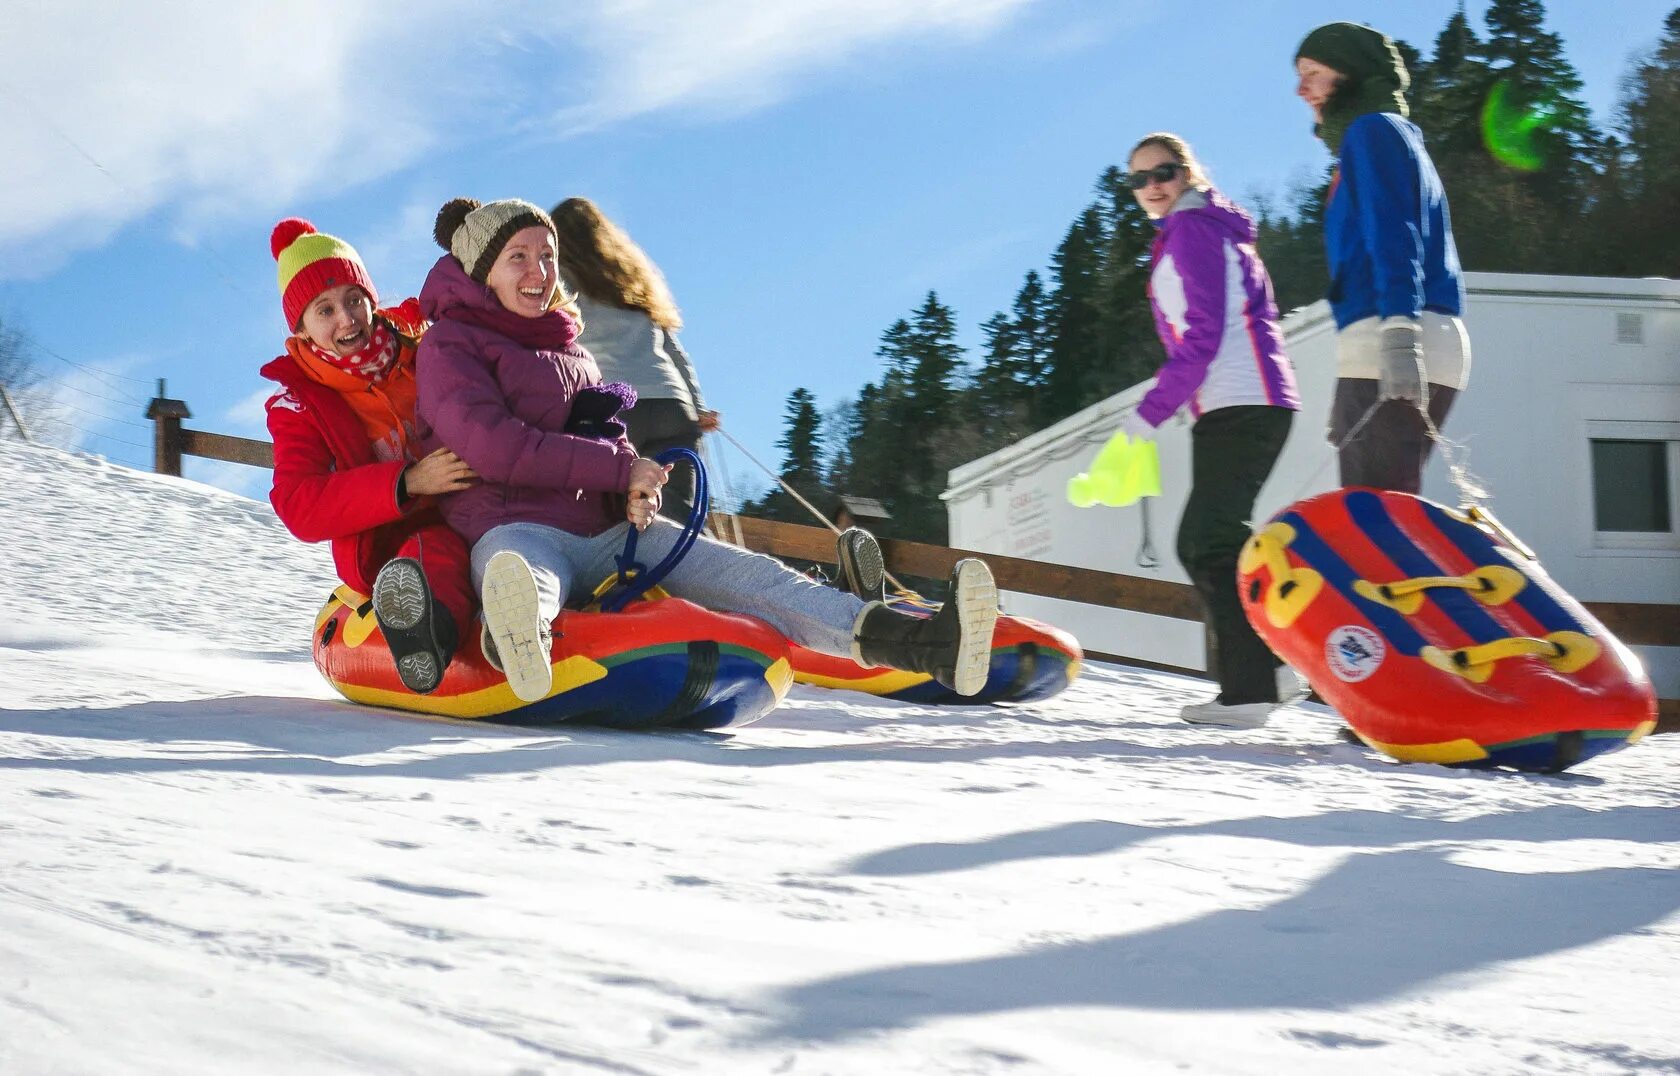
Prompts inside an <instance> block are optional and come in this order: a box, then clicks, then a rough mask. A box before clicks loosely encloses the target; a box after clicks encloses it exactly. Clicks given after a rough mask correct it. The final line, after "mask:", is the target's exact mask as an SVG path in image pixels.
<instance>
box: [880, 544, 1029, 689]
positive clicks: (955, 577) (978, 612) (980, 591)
mask: <svg viewBox="0 0 1680 1076" xmlns="http://www.w3.org/2000/svg"><path fill="white" fill-rule="evenodd" d="M950 590H951V593H950V597H948V598H947V599H946V601H945V604H944V605H943V606H942V607H941V608H940V610H939V612H938V613H937V614H936V615H935V616H933V617H929V618H923V617H917V616H911V615H910V614H909V613H901V612H899V611H898V610H896V609H892V608H889V607H888V606H886V605H884V604H882V603H880V602H871V603H870V604H868V605H866V606H864V609H863V612H861V613H859V614H858V618H857V623H856V624H854V625H853V626H852V656H853V657H854V658H856V659H857V661H858V663H859V664H860V665H885V666H889V667H891V668H894V669H903V670H905V671H906V672H920V673H928V674H930V675H932V677H933V678H934V679H935V680H938V681H939V682H940V683H941V684H944V685H945V686H946V687H948V688H950V689H951V690H952V691H955V692H956V693H957V694H959V695H977V694H979V693H980V689H981V688H983V687H985V686H986V676H987V674H988V673H989V672H990V670H991V665H992V629H993V628H994V627H995V626H996V625H997V616H998V603H997V584H996V583H994V582H993V581H992V570H991V569H990V568H988V567H986V565H985V562H984V561H979V560H972V559H971V560H960V561H958V562H957V564H956V567H954V568H952V569H951V586H950Z"/></svg>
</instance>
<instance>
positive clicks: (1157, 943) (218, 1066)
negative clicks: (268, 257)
mask: <svg viewBox="0 0 1680 1076" xmlns="http://www.w3.org/2000/svg"><path fill="white" fill-rule="evenodd" d="M330 582H331V568H330V561H329V558H328V555H327V551H326V550H325V548H322V547H306V546H302V545H300V544H298V543H296V542H294V541H293V540H292V539H290V538H289V537H288V536H287V535H286V534H285V533H284V531H283V530H282V529H281V528H280V527H279V525H278V524H277V523H276V522H275V520H274V518H273V516H272V514H271V513H270V511H269V510H268V507H267V506H266V505H263V504H260V503H256V502H252V501H247V500H243V499H241V498H238V497H235V496H232V495H230V494H226V493H222V492H219V491H217V490H214V489H210V488H207V487H203V486H197V485H194V484H191V483H187V482H182V481H179V480H173V479H164V478H158V477H154V476H151V475H146V474H138V473H135V472H131V471H127V470H124V469H121V468H118V467H113V466H111V465H109V464H106V463H104V462H102V461H99V460H97V459H92V458H88V457H82V456H70V455H65V454H62V453H58V452H53V451H49V450H42V449H32V448H28V447H26V446H20V445H18V444H16V443H15V442H4V441H0V771H3V772H0V1072H4V1073H77V1074H81V1073H171V1074H178V1073H190V1072H209V1071H217V1072H240V1073H249V1072H255V1073H267V1072H273V1073H280V1072H286V1073H293V1072H311V1073H314V1072H326V1073H440V1072H447V1073H457V1072H458V1073H535V1072H612V1073H1023V1074H1025V1073H1051V1072H1054V1073H1108V1072H1142V1073H1151V1072H1220V1073H1224V1072H1241V1073H1278V1072H1306V1073H1319V1072H1322V1073H1331V1072H1336V1073H1343V1072H1352V1071H1358V1072H1375V1071H1384V1072H1440V1073H1449V1072H1450V1073H1503V1072H1511V1073H1515V1072H1570V1073H1597V1072H1651V1071H1674V1070H1676V1069H1680V1020H1677V1019H1676V1015H1677V1014H1680V1003H1677V1002H1676V1001H1675V1000H1674V992H1675V990H1676V986H1675V983H1676V982H1677V981H1680V875H1677V874H1676V872H1675V870H1674V868H1675V866H1676V865H1677V864H1680V810H1677V808H1680V791H1677V789H1676V783H1675V777H1674V774H1675V772H1676V763H1677V762H1680V737H1657V738H1654V739H1652V740H1648V741H1647V742H1646V743H1644V744H1641V745H1639V746H1638V747H1636V748H1634V749H1632V750H1630V751H1627V752H1624V753H1621V754H1617V755H1612V756H1610V757H1608V758H1605V759H1601V760H1598V761H1596V762H1593V763H1589V764H1588V765H1586V766H1585V767H1583V768H1582V770H1581V771H1580V772H1579V773H1576V774H1572V775H1569V776H1565V777H1557V778H1547V777H1524V776H1516V775H1509V774H1478V773H1468V772H1457V771H1452V770H1446V769H1441V768H1436V767H1402V766H1398V765H1394V764H1391V763H1388V762H1385V761H1382V760H1380V759H1378V758H1376V757H1374V756H1372V755H1370V754H1369V753H1368V752H1366V751H1364V750H1362V749H1359V748H1355V747H1352V746H1349V745H1346V744H1342V743H1340V742H1338V741H1337V740H1336V738H1335V736H1334V727H1335V725H1334V720H1333V718H1331V717H1330V716H1329V715H1327V714H1326V713H1324V712H1323V711H1320V710H1313V709H1306V708H1297V709H1292V710H1290V711H1288V712H1286V713H1285V714H1283V715H1281V716H1280V717H1279V718H1277V719H1275V720H1274V727H1272V728H1270V729H1267V730H1264V731H1260V732H1253V733H1240V734H1234V733H1227V732H1220V731H1216V730H1206V729H1193V728H1189V727H1186V726H1183V725H1180V724H1179V723H1177V722H1176V721H1175V720H1174V718H1173V716H1172V715H1173V712H1174V710H1175V708H1176V707H1177V706H1178V705H1180V704H1182V703H1183V702H1184V701H1186V700H1188V699H1191V698H1196V697H1199V696H1201V695H1202V694H1205V691H1206V688H1205V686H1204V685H1200V684H1197V683H1195V682H1193V681H1190V680H1185V679H1180V678H1175V677H1171V676H1166V675H1161V674H1155V673H1147V672H1138V671H1132V670H1126V669H1121V668H1114V667H1093V668H1091V669H1089V670H1088V672H1087V674H1086V676H1085V677H1084V678H1083V679H1082V680H1081V681H1080V682H1079V684H1078V685H1077V686H1076V687H1075V688H1074V689H1073V690H1071V691H1069V692H1068V693H1066V694H1065V695H1064V696H1062V697H1061V698H1058V699H1055V700H1052V701H1050V702H1048V703H1042V704H1036V705H1030V706H1023V707H1016V708H950V709H944V710H940V709H933V708H927V707H916V706H907V705H899V704H893V703H882V702H878V701H876V700H873V699H869V698H867V697H864V696H859V695H843V694H836V693H828V692H821V691H816V690H813V689H804V688H796V689H795V692H794V694H793V696H792V697H791V698H790V700H789V701H788V703H787V704H786V705H785V706H784V708H783V709H781V710H779V711H777V713H776V714H774V715H772V717H771V718H770V719H769V720H767V721H765V722H763V723H761V724H759V725H756V726H752V727H750V728H747V729H744V730H740V731H739V732H738V733H736V734H734V735H728V736H722V735H708V734H662V735H646V734H631V733H617V732H610V731H603V730H595V729H583V728H579V729H565V730H555V731H537V732H533V731H515V730H503V729H494V728H486V727H477V726H471V725H465V724H450V723H442V722H433V721H425V720H419V719H414V718H409V717H403V716H397V715H393V714H390V713H386V712H379V711H370V710H364V709H360V708H357V707H354V706H351V705H348V704H346V703H344V702H342V701H339V700H337V699H336V697H335V696H334V695H333V694H332V693H331V691H330V690H329V689H328V688H327V687H326V685H325V684H324V683H323V682H322V681H321V680H320V679H319V677H318V676H317V675H316V673H315V671H314V668H313V666H312V665H311V664H310V662H309V658H308V653H307V638H308V628H309V624H310V618H311V616H312V615H313V612H314V609H315V607H316V605H317V604H318V603H319V600H320V599H321V598H322V597H323V596H324V594H325V592H326V590H327V588H328V586H329V585H330Z"/></svg>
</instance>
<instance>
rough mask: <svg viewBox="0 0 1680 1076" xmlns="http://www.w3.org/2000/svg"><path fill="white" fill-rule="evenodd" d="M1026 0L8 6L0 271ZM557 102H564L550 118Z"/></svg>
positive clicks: (41, 269)
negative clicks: (446, 146) (128, 227)
mask: <svg viewBox="0 0 1680 1076" xmlns="http://www.w3.org/2000/svg"><path fill="white" fill-rule="evenodd" d="M1032 2H1033V0H919V2H918V3H914V4H912V3H906V2H904V0H569V2H568V3H565V4H563V5H555V4H553V3H550V2H545V0H510V2H507V3H504V4H503V5H501V6H499V7H497V8H494V9H486V8H484V7H483V6H482V5H478V4H475V3H471V2H470V0H358V2H356V3H349V4H347V3H342V2H339V0H250V2H240V3H228V2H226V0H129V2H126V3H111V2H109V0H9V2H8V3H7V4H6V19H5V22H6V26H5V32H4V33H3V34H0V145H4V146H5V147H6V158H7V159H6V162H5V163H6V166H5V167H4V168H3V169H0V278H4V277H8V276H23V275H37V274H44V273H49V272H51V271H53V270H54V269H56V268H57V267H58V266H59V265H61V264H63V262H64V261H65V260H67V259H68V258H69V257H70V256H72V255H73V254H75V253H76V252H77V251H79V250H84V249H87V248H89V247H95V246H98V245H100V244H102V243H103V242H105V241H106V240H107V239H108V238H109V237H110V236H111V235H112V234H113V233H114V232H115V231H116V230H118V229H120V228H121V227H123V226H124V225H125V224H127V223H128V222H130V221H132V220H135V219H137V218H139V217H142V216H146V215H148V214H152V213H157V212H163V213H164V214H165V215H166V219H168V220H170V221H172V222H174V224H175V227H176V231H177V234H178V237H179V238H181V239H182V240H183V241H190V240H191V238H192V237H193V235H194V233H195V232H196V231H198V230H199V229H200V228H202V227H204V226H206V224H208V223H210V222H214V221H215V220H218V219H222V218H225V217H227V216H230V215H234V214H238V213H242V212H248V211H252V210H263V211H269V210H272V209H274V208H275V207H277V206H281V205H283V204H285V203H286V202H289V201H295V200H297V199H299V198H301V197H303V196H306V195H310V194H317V193H320V192H328V193H330V192H332V191H335V190H339V189H343V188H345V187H347V186H349V185H352V184H354V183H357V182H361V181H366V180H370V179H374V178H377V177H379V176H381V175H385V174H388V173H390V172H392V171H394V170H396V169H398V168H401V167H403V166H405V165H408V164H411V163H413V162H414V161H415V160H417V159H420V158H421V156H422V155H424V154H426V153H428V152H430V151H433V150H435V148H436V147H437V145H438V144H439V143H440V142H442V141H444V140H445V138H453V137H454V136H456V135H458V134H460V133H462V132H470V135H471V137H473V138H475V139H482V138H485V137H489V136H493V135H494V133H495V132H496V131H497V130H498V129H500V130H511V129H513V128H515V127H528V126H529V125H531V124H533V123H541V124H543V126H544V127H547V128H548V129H549V130H551V131H554V132H555V133H556V134H564V133H567V132H569V131H576V130H579V129H582V128H586V127H600V126H603V125H607V124H610V123H613V122H616V121H619V120H623V119H626V118H629V117H633V116H637V115H643V114H646V113H649V112H654V111H658V110H662V109H669V108H674V107H689V106H699V107H705V108H712V109H725V110H730V111H739V110H741V109H746V108H752V107H756V106H760V105H762V104H765V103H767V102H770V101H772V100H775V99H776V98H777V97H778V96H779V95H781V94H783V93H786V92H789V90H790V89H791V87H792V84H793V82H794V80H795V79H796V78H797V77H798V76H800V75H802V74H806V73H809V72H813V71H821V70H824V69H827V68H831V67H832V66H833V65H835V64H836V63H838V62H840V61H842V60H844V59H847V58H855V57H857V56H858V55H860V54H861V53H862V52H863V51H864V50H866V49H868V48H872V47H883V46H885V45H887V44H889V43H892V42H894V41H899V40H907V39H915V40H925V39H929V38H937V39H944V40H954V41H956V42H958V43H961V42H965V41H971V40H974V39H976V38H978V37H980V36H984V35H985V34H987V33H990V32H993V31H995V30H996V29H997V28H998V27H999V26H1001V25H1002V24H1003V23H1004V21H1005V20H1006V19H1007V17H1008V16H1009V15H1010V14H1011V13H1012V12H1014V11H1015V10H1017V9H1020V8H1022V7H1024V6H1026V5H1027V4H1030V3H1032ZM492 18H494V19H496V20H498V21H496V22H494V23H492V22H491V21H490V20H491V19H492ZM556 101H570V102H575V103H574V104H572V105H569V106H567V107H565V108H564V109H563V111H562V112H561V114H560V116H559V117H558V120H559V122H558V123H556V116H555V109H554V105H553V102H556Z"/></svg>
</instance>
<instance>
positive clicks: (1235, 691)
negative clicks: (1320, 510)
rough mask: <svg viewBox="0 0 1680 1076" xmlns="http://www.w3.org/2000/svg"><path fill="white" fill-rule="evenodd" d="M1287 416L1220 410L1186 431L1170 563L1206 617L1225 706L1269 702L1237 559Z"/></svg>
mask: <svg viewBox="0 0 1680 1076" xmlns="http://www.w3.org/2000/svg"><path fill="white" fill-rule="evenodd" d="M1294 419H1295V412H1293V411H1289V410H1286V409H1285V408H1282V407H1222V408H1220V409H1219V410H1217V411H1209V412H1208V413H1207V414H1205V415H1203V416H1202V417H1201V418H1200V419H1199V420H1198V421H1197V422H1196V425H1195V426H1194V427H1193V428H1192V429H1191V431H1190V473H1191V478H1190V498H1189V500H1188V501H1186V502H1185V505H1184V517H1183V518H1182V519H1180V520H1179V523H1178V560H1179V563H1180V564H1182V565H1184V570H1185V572H1186V573H1188V574H1189V576H1190V582H1191V583H1193V584H1194V585H1195V587H1196V593H1197V594H1198V596H1200V598H1201V600H1202V610H1203V612H1204V613H1205V614H1206V617H1207V625H1208V629H1209V634H1210V636H1211V638H1210V642H1211V643H1212V647H1213V652H1212V653H1211V654H1210V655H1209V668H1210V669H1211V670H1212V671H1213V672H1214V674H1215V676H1217V677H1218V680H1219V701H1220V702H1223V703H1225V704H1227V705H1231V706H1235V705H1238V704H1240V703H1247V702H1276V701H1277V679H1276V675H1275V670H1276V669H1277V666H1278V660H1277V659H1276V658H1275V657H1273V656H1272V652H1271V651H1270V650H1269V649H1267V647H1266V644H1265V643H1263V642H1261V641H1260V636H1258V635H1256V634H1255V633H1254V629H1253V628H1252V627H1250V626H1249V623H1248V617H1247V616H1245V615H1244V614H1243V608H1242V599H1241V597H1240V595H1239V594H1238V593H1237V555H1238V554H1239V553H1241V552H1242V547H1243V543H1244V542H1246V541H1248V536H1249V534H1250V519H1251V518H1252V516H1253V515H1254V501H1255V498H1257V497H1259V496H1260V487H1261V486H1263V485H1265V483H1266V476H1267V475H1269V474H1271V473H1272V465H1273V464H1275V463H1276V462H1277V458H1278V454H1279V453H1280V452H1282V451H1283V442H1284V441H1285V440H1286V439H1287V438H1288V437H1289V426H1290V424H1291V423H1292V422H1293V421H1294Z"/></svg>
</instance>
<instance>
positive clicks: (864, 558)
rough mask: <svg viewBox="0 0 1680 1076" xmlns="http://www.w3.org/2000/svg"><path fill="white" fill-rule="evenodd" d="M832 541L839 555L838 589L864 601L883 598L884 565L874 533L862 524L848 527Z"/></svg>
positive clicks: (884, 595)
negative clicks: (847, 591)
mask: <svg viewBox="0 0 1680 1076" xmlns="http://www.w3.org/2000/svg"><path fill="white" fill-rule="evenodd" d="M834 544H835V548H836V550H837V551H838V555H839V566H840V589H841V590H849V591H851V592H852V593H853V594H856V595H857V596H858V597H860V598H862V599H863V600H864V601H866V602H878V601H884V600H886V596H887V592H886V585H885V584H886V578H887V565H886V562H885V561H884V560H882V559H881V547H880V545H879V544H878V543H877V542H876V541H875V536H874V535H873V534H870V533H869V532H868V531H866V530H864V529H863V528H862V527H850V528H848V529H847V530H846V531H845V532H844V533H842V534H841V535H840V537H839V539H838V540H837V541H836V542H835V543H834Z"/></svg>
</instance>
